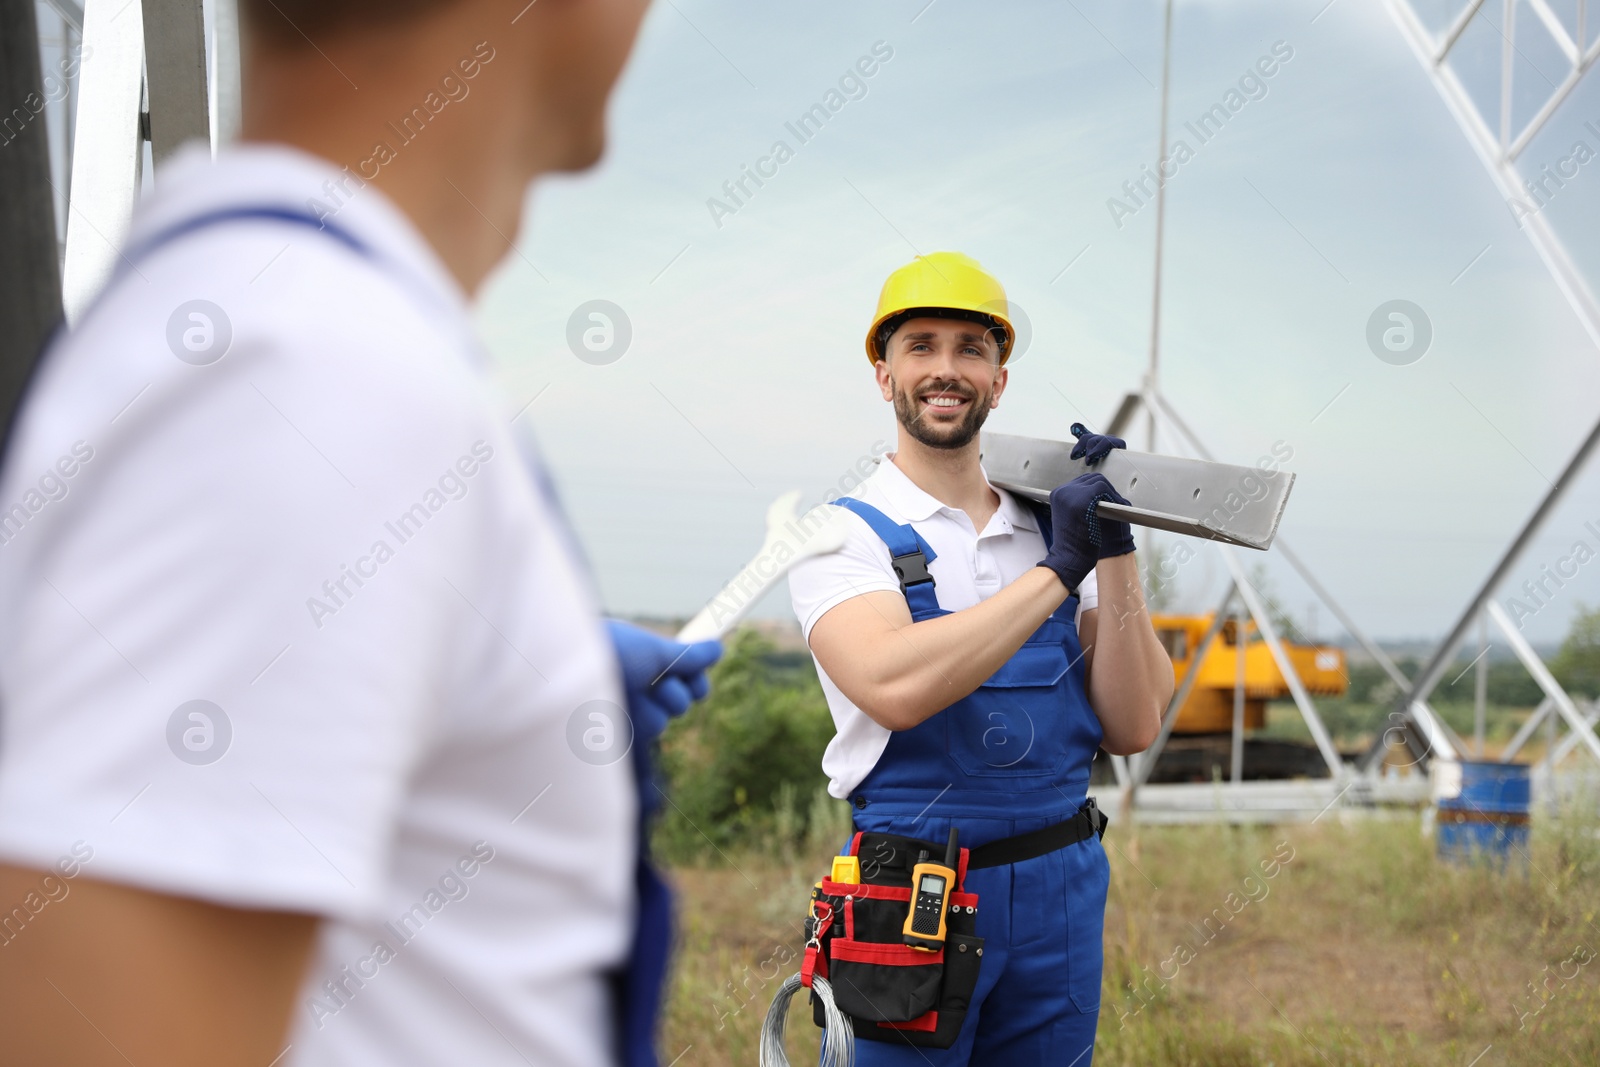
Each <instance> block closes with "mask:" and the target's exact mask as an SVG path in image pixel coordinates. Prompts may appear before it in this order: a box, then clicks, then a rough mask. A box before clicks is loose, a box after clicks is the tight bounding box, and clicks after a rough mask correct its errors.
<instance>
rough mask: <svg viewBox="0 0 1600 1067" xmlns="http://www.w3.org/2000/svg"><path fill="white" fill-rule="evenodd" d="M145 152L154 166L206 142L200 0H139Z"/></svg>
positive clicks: (207, 109) (207, 116)
mask: <svg viewBox="0 0 1600 1067" xmlns="http://www.w3.org/2000/svg"><path fill="white" fill-rule="evenodd" d="M143 3H144V56H145V76H146V79H147V81H148V84H149V92H150V153H151V158H152V159H154V160H155V164H156V166H157V167H159V166H161V164H163V163H165V162H166V161H167V160H168V159H169V158H171V157H172V155H173V153H175V152H176V151H177V150H178V149H179V148H180V147H182V146H183V145H184V144H185V143H187V142H189V141H194V140H199V141H205V142H207V143H210V140H211V108H210V100H209V93H208V92H207V89H206V24H205V14H204V12H203V10H202V8H201V2H200V0H143Z"/></svg>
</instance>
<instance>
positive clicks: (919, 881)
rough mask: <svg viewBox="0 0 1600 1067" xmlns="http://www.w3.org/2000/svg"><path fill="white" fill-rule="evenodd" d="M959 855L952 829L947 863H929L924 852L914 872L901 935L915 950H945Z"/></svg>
mask: <svg viewBox="0 0 1600 1067" xmlns="http://www.w3.org/2000/svg"><path fill="white" fill-rule="evenodd" d="M960 855H961V852H960V850H959V849H957V848H956V831H955V827H951V828H950V842H949V844H948V845H947V846H946V847H945V852H944V863H942V864H940V863H930V862H928V853H927V852H926V851H924V852H923V853H922V855H921V856H920V857H919V859H918V860H917V864H916V866H914V867H913V868H912V869H911V908H910V910H909V911H908V912H907V913H906V922H905V926H903V927H902V928H901V930H900V934H901V940H902V941H904V942H905V943H906V944H908V945H910V946H911V947H912V948H920V949H923V950H925V951H928V952H937V951H938V950H939V949H942V948H944V938H945V912H946V910H947V908H946V904H947V902H948V901H949V899H950V894H951V893H952V892H953V891H954V890H955V887H956V861H957V859H958V858H959V857H960Z"/></svg>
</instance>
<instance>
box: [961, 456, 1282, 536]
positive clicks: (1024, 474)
mask: <svg viewBox="0 0 1600 1067" xmlns="http://www.w3.org/2000/svg"><path fill="white" fill-rule="evenodd" d="M1073 445H1074V442H1072V441H1046V440H1043V439H1041V438H1036V437H1017V436H1014V435H1012V434H1003V433H986V434H984V435H983V438H982V441H981V446H982V452H981V453H980V456H981V458H982V460H983V467H984V471H985V472H986V473H987V474H988V475H989V481H990V482H991V483H993V484H995V485H998V486H1000V487H1001V488H1002V489H1006V490H1009V491H1011V492H1013V493H1017V494H1019V495H1021V496H1025V497H1028V498H1030V499H1033V500H1038V501H1045V502H1048V501H1049V499H1050V491H1051V490H1052V489H1054V488H1055V487H1056V486H1058V485H1063V484H1065V483H1067V482H1070V481H1072V479H1074V478H1076V477H1077V476H1078V475H1080V474H1083V473H1085V472H1087V471H1091V470H1093V471H1098V472H1099V473H1101V474H1104V475H1105V476H1106V480H1107V481H1109V482H1110V483H1111V484H1112V486H1113V487H1114V488H1115V489H1116V490H1117V492H1119V493H1121V494H1122V495H1123V496H1124V497H1126V498H1127V499H1128V501H1129V504H1130V505H1131V506H1128V507H1125V506H1123V505H1121V504H1113V503H1111V502H1109V501H1104V500H1103V501H1101V502H1100V514H1102V515H1104V516H1106V517H1107V518H1110V519H1120V520H1122V521H1124V522H1131V523H1136V524H1138V525H1140V526H1149V527H1152V528H1153V529H1157V530H1168V531H1171V532H1172V533H1180V534H1187V535H1189V536H1191V537H1203V538H1205V539H1207V540H1210V541H1222V542H1224V543H1225V544H1230V545H1239V546H1240V547H1242V548H1255V549H1261V550H1263V551H1264V550H1266V549H1267V548H1269V547H1271V545H1272V539H1273V538H1274V537H1275V536H1277V533H1278V523H1279V521H1280V520H1281V519H1282V518H1283V509H1284V506H1285V505H1286V504H1288V502H1289V490H1290V489H1291V488H1292V487H1293V486H1294V475H1293V474H1292V473H1290V472H1289V471H1284V470H1266V469H1264V468H1261V467H1245V466H1239V465H1236V464H1233V463H1214V462H1211V461H1209V460H1202V459H1185V458H1183V457H1181V456H1162V455H1156V454H1153V453H1149V452H1130V451H1128V450H1127V449H1124V448H1118V449H1114V450H1113V451H1112V452H1111V454H1110V455H1108V456H1106V458H1105V459H1104V460H1102V461H1101V462H1100V463H1098V464H1096V465H1095V466H1094V467H1090V466H1089V465H1088V464H1086V463H1085V462H1084V461H1083V460H1081V459H1073V458H1072V449H1073Z"/></svg>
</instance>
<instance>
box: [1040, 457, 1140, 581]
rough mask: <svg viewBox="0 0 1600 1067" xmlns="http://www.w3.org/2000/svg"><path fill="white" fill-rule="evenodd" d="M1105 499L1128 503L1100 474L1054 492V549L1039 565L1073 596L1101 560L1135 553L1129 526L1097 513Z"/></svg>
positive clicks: (1091, 474) (1083, 477) (1080, 478)
mask: <svg viewBox="0 0 1600 1067" xmlns="http://www.w3.org/2000/svg"><path fill="white" fill-rule="evenodd" d="M1111 440H1116V439H1115V438H1112V439H1111ZM1110 447H1115V446H1110ZM1110 447H1108V448H1107V451H1110ZM1102 500H1111V501H1115V502H1116V503H1118V504H1126V503H1127V502H1128V501H1127V499H1126V498H1125V497H1124V496H1123V495H1122V494H1121V493H1119V492H1117V491H1116V490H1115V489H1114V488H1112V486H1111V483H1110V482H1109V481H1107V480H1106V476H1105V475H1103V474H1101V473H1100V472H1099V471H1090V472H1088V473H1086V474H1080V475H1078V476H1077V477H1076V478H1074V479H1072V481H1070V482H1068V483H1067V484H1065V485H1058V486H1056V487H1055V489H1054V490H1052V491H1051V493H1050V529H1051V534H1052V536H1051V538H1050V550H1049V551H1048V552H1047V553H1045V557H1044V559H1042V560H1040V561H1039V566H1041V567H1048V568H1049V569H1050V570H1052V571H1055V573H1056V577H1058V578H1060V579H1061V584H1063V585H1065V586H1066V587H1067V589H1068V590H1069V591H1071V592H1072V593H1077V592H1078V587H1079V586H1081V585H1082V584H1083V580H1084V578H1086V577H1088V574H1089V572H1090V571H1092V570H1094V565H1095V563H1096V562H1097V561H1098V560H1102V559H1109V558H1111V557H1112V556H1121V555H1126V554H1127V553H1129V552H1132V551H1133V550H1134V544H1133V531H1132V529H1131V528H1130V527H1129V525H1128V524H1127V523H1125V522H1118V521H1116V520H1113V519H1104V518H1101V517H1100V516H1099V515H1097V514H1096V513H1095V505H1096V504H1098V503H1099V502H1100V501H1102Z"/></svg>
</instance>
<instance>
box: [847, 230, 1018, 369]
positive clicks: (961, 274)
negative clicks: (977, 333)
mask: <svg viewBox="0 0 1600 1067" xmlns="http://www.w3.org/2000/svg"><path fill="white" fill-rule="evenodd" d="M908 312H925V313H927V314H929V315H934V316H938V315H940V313H941V312H957V313H958V314H956V315H953V316H947V317H952V318H961V319H971V320H973V321H975V322H981V323H983V324H985V325H988V326H998V327H1000V330H1001V336H1000V338H999V341H1000V362H1001V363H1004V362H1005V361H1006V357H1007V356H1009V355H1011V348H1012V345H1013V343H1014V342H1015V341H1016V331H1015V330H1013V329H1012V328H1011V308H1010V305H1009V304H1007V303H1006V291H1005V289H1004V288H1002V287H1001V285H1000V283H999V281H997V280H996V279H995V277H994V275H992V274H990V273H989V272H988V271H986V270H984V269H983V268H982V267H980V266H978V261H977V260H975V259H973V258H972V257H971V256H964V255H962V254H961V253H960V252H930V253H928V254H927V255H925V256H918V257H917V258H916V259H914V260H912V261H911V262H910V263H907V264H906V265H905V266H903V267H901V268H900V269H899V270H897V271H895V272H894V273H893V274H891V275H889V280H888V281H886V282H884V283H883V292H882V293H880V294H878V313H877V315H875V316H874V317H873V320H872V328H871V329H870V330H868V331H867V359H869V360H871V361H872V362H873V363H877V362H878V360H880V359H884V358H885V356H884V350H883V346H884V345H885V344H886V343H887V342H888V340H889V336H890V335H891V334H893V333H894V331H895V330H896V329H898V328H899V326H900V323H902V322H904V321H905V320H906V319H908V318H914V317H915V316H914V315H910V314H907V313H908ZM885 326H888V327H889V328H888V329H884V327H885Z"/></svg>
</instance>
